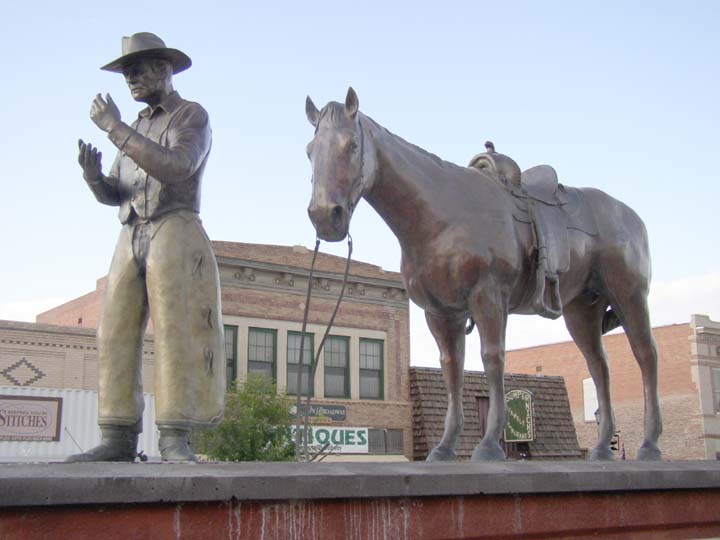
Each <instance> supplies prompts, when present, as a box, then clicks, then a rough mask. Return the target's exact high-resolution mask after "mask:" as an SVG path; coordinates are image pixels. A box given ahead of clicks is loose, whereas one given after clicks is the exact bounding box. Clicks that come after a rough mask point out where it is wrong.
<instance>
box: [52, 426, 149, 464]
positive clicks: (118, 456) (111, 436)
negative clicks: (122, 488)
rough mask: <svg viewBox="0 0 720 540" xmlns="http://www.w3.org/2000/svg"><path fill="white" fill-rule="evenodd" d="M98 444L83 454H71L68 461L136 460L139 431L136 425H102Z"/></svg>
mask: <svg viewBox="0 0 720 540" xmlns="http://www.w3.org/2000/svg"><path fill="white" fill-rule="evenodd" d="M100 432H101V433H102V440H101V442H100V444H99V445H98V446H96V447H95V448H91V449H90V450H88V451H87V452H84V453H82V454H74V455H72V456H69V457H68V458H67V459H66V460H65V461H66V462H68V463H82V462H91V461H135V457H136V456H137V450H136V449H137V441H138V431H137V427H136V426H102V427H101V428H100Z"/></svg>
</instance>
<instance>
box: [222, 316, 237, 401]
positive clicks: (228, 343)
mask: <svg viewBox="0 0 720 540" xmlns="http://www.w3.org/2000/svg"><path fill="white" fill-rule="evenodd" d="M237 335H238V328H237V326H229V325H225V374H226V380H227V387H228V389H229V388H230V386H231V385H232V383H233V381H234V380H235V379H237Z"/></svg>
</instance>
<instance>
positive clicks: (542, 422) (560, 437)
mask: <svg viewBox="0 0 720 540" xmlns="http://www.w3.org/2000/svg"><path fill="white" fill-rule="evenodd" d="M514 389H524V390H528V391H529V392H530V393H532V395H533V410H534V415H535V440H534V441H532V442H530V443H528V446H529V450H530V458H531V459H579V458H581V457H582V453H581V451H580V446H579V445H578V441H577V435H576V433H575V426H574V424H573V419H572V414H571V413H570V402H569V400H568V395H567V389H566V388H565V381H564V379H563V378H562V377H548V376H542V375H517V374H506V375H505V391H506V392H507V391H508V390H514ZM410 396H411V399H412V402H413V412H412V415H413V457H414V459H416V460H423V459H425V458H426V457H427V455H428V454H429V453H430V450H432V448H433V447H434V446H435V445H436V444H437V443H438V442H439V441H440V438H441V436H442V432H443V424H444V421H445V412H446V411H447V392H446V390H445V382H444V381H443V375H442V371H441V370H439V369H433V368H419V367H411V368H410ZM482 397H488V384H487V378H486V377H485V374H484V373H483V372H481V371H466V372H465V389H464V393H463V410H464V412H465V429H464V431H463V433H462V434H461V435H460V437H459V438H458V442H457V445H456V448H455V451H456V452H457V455H458V457H459V458H460V459H469V458H470V456H471V455H472V452H473V449H474V448H475V446H476V445H477V444H478V442H480V439H481V437H482V433H481V430H482V429H483V428H482V427H481V421H480V418H479V407H478V398H482ZM482 424H483V425H484V421H483V422H482Z"/></svg>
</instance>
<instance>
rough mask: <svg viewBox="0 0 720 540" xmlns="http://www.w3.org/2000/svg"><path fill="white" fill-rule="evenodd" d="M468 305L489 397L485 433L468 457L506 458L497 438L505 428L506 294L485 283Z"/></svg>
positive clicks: (473, 458) (475, 459) (473, 459)
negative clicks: (477, 336)
mask: <svg viewBox="0 0 720 540" xmlns="http://www.w3.org/2000/svg"><path fill="white" fill-rule="evenodd" d="M471 307H472V313H473V318H474V319H475V323H476V324H477V328H478V332H479V333H480V345H481V354H482V361H483V367H484V368H485V376H486V377H487V382H488V390H489V397H490V407H489V409H488V418H487V428H486V430H485V436H484V437H483V438H482V441H480V444H478V445H477V446H476V447H475V450H474V451H473V454H472V458H471V460H472V461H487V460H502V459H505V451H504V450H503V449H502V447H501V446H500V438H501V436H502V433H503V430H504V429H505V381H504V372H505V329H506V327H507V318H508V307H507V295H505V294H503V292H502V291H501V290H500V288H499V287H486V288H484V289H483V290H482V291H481V292H480V293H478V294H477V295H476V296H475V297H474V298H473V303H472V304H471Z"/></svg>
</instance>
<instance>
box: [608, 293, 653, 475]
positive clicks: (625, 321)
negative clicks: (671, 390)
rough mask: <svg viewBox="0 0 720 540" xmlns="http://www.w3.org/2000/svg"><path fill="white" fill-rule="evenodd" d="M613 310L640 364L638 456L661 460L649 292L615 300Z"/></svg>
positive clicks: (645, 458) (645, 459)
mask: <svg viewBox="0 0 720 540" xmlns="http://www.w3.org/2000/svg"><path fill="white" fill-rule="evenodd" d="M613 309H615V311H616V312H617V314H618V317H619V318H620V321H621V322H622V325H623V328H624V329H625V334H626V335H627V338H628V341H629V342H630V347H631V348H632V351H633V354H634V355H635V359H636V360H637V363H638V364H639V365H640V371H641V372H642V379H643V395H644V403H645V421H644V431H645V434H644V435H645V438H644V440H643V443H642V445H641V446H640V448H639V449H638V453H637V459H638V460H642V461H659V460H660V459H662V453H661V451H660V448H659V447H658V444H657V443H658V439H659V438H660V434H661V433H662V418H661V414H660V398H659V395H658V350H657V344H656V343H655V338H654V337H653V335H652V329H651V326H650V313H649V310H648V304H647V295H646V294H645V293H644V292H643V291H642V290H637V291H636V292H634V293H633V294H631V295H628V297H627V298H626V299H624V301H622V300H621V301H620V302H618V301H617V300H614V301H613Z"/></svg>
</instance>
